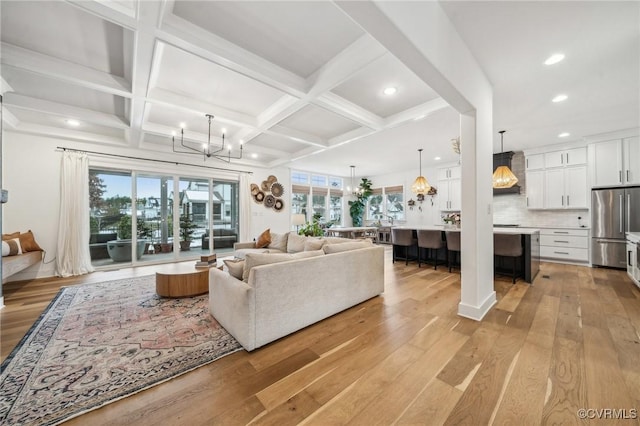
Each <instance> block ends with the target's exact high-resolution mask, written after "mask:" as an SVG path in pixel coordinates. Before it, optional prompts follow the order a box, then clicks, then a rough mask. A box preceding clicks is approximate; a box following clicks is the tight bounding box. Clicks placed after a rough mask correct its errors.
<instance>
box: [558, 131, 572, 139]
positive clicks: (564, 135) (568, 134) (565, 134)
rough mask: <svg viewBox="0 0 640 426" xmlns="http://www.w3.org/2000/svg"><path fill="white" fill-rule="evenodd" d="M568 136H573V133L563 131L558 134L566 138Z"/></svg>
mask: <svg viewBox="0 0 640 426" xmlns="http://www.w3.org/2000/svg"><path fill="white" fill-rule="evenodd" d="M567 136H571V133H567V132H562V133H560V134H559V135H558V137H559V138H566V137H567Z"/></svg>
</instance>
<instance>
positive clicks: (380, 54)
mask: <svg viewBox="0 0 640 426" xmlns="http://www.w3.org/2000/svg"><path fill="white" fill-rule="evenodd" d="M442 7H443V9H444V11H445V12H446V14H447V15H448V16H449V18H450V19H451V22H452V23H453V24H454V26H456V28H457V29H458V32H459V33H460V35H461V37H462V38H463V40H464V41H465V43H467V45H468V46H469V47H470V50H471V51H472V53H473V54H474V56H475V57H476V59H477V60H478V63H479V64H480V66H481V67H482V68H483V69H484V70H485V72H486V74H487V76H488V78H489V80H490V81H491V82H492V84H493V85H494V90H495V99H494V106H495V119H494V127H495V129H496V139H495V145H494V146H495V151H496V152H497V151H498V150H499V139H498V137H497V130H498V129H507V131H508V133H507V134H505V149H509V150H513V149H522V148H528V147H534V146H540V145H548V144H552V143H558V142H562V140H559V139H558V137H557V134H558V133H560V132H563V131H564V132H569V133H571V137H569V138H568V139H569V140H578V139H580V138H582V137H584V136H588V135H593V134H597V133H603V132H608V131H613V130H619V129H624V128H630V127H636V126H638V125H639V124H638V121H639V117H640V107H639V99H640V84H639V79H640V77H639V76H640V67H639V65H638V64H639V62H640V58H639V52H640V34H639V31H640V30H639V28H640V9H639V5H638V3H635V2H623V3H615V2H567V3H565V2H481V1H480V2H458V1H456V2H442ZM0 13H1V15H2V21H1V25H2V27H1V31H0V34H1V39H2V50H1V56H2V69H1V73H2V80H1V83H2V92H3V94H4V106H5V111H4V112H5V114H4V118H5V129H12V130H15V131H19V132H27V133H32V134H43V135H49V136H54V137H60V138H62V139H67V140H75V141H81V142H84V143H86V144H87V149H92V150H99V151H107V150H108V149H109V148H110V147H114V146H119V147H130V148H134V149H140V150H143V151H144V152H145V154H146V155H147V156H157V155H171V156H175V157H176V158H180V160H181V161H184V160H185V158H186V160H187V161H191V162H194V163H197V162H199V161H202V160H201V159H200V158H198V157H195V156H186V157H185V156H184V155H183V154H174V153H173V150H172V132H178V133H179V131H180V126H181V123H184V126H185V130H184V135H185V140H186V141H187V142H186V143H188V144H193V145H194V146H200V144H201V143H203V142H206V141H207V138H208V136H207V132H208V122H207V119H206V117H205V114H212V115H214V116H215V119H214V120H213V122H212V129H211V135H212V136H211V140H212V143H215V144H220V142H221V139H220V136H221V134H222V130H223V129H225V131H226V133H225V141H226V142H227V143H231V145H232V147H233V149H234V150H237V149H238V147H239V143H240V141H241V140H242V141H243V147H244V155H243V159H242V160H238V161H237V162H235V163H236V164H241V165H242V164H244V165H248V166H254V167H267V168H269V167H276V166H288V167H293V168H298V169H303V170H310V171H317V172H324V173H330V174H334V175H342V176H345V175H348V174H349V165H351V164H354V165H356V167H357V173H358V174H359V175H373V174H381V173H386V172H394V171H400V170H407V169H413V168H415V169H417V165H418V159H417V149H418V148H424V149H425V151H424V154H425V155H423V163H424V165H425V166H437V164H438V161H437V160H435V159H434V157H436V156H437V157H440V158H441V159H440V160H439V161H440V162H446V161H454V160H456V159H457V157H456V154H454V153H453V151H452V150H451V145H450V140H451V138H454V137H456V136H457V134H458V115H457V113H456V112H455V111H454V110H453V109H452V108H450V107H449V106H448V105H447V104H446V103H445V102H444V101H443V100H442V99H441V98H440V97H439V96H438V94H437V93H435V92H434V91H433V90H432V89H431V88H430V87H429V86H428V85H427V84H426V83H425V82H424V81H422V80H421V79H420V78H418V77H417V76H416V75H415V74H414V73H413V72H412V71H411V69H410V68H409V67H407V66H405V65H404V64H403V63H402V62H401V61H400V60H398V59H397V58H396V57H395V56H394V55H393V54H392V52H389V51H387V50H386V49H385V48H383V46H382V45H381V44H380V43H378V41H376V39H374V38H373V37H372V36H371V35H370V34H368V33H366V32H365V31H364V30H363V29H362V28H361V27H360V26H359V25H358V23H357V22H354V21H353V20H352V19H351V18H350V17H349V16H348V15H347V14H346V13H344V11H343V10H342V9H341V7H340V3H339V2H338V3H333V2H327V1H318V2H267V1H256V2H252V1H246V2H229V1H224V2H223V1H220V2H218V1H138V0H130V1H110V2H105V1H95V2H94V1H40V2H30V1H20V2H18V1H3V2H2V3H1V4H0ZM556 51H562V52H563V53H565V54H566V59H565V61H563V62H562V63H560V64H556V65H555V66H553V67H545V66H544V65H542V62H543V61H544V60H545V59H546V58H547V57H548V56H549V55H550V54H551V53H554V52H556ZM387 87H394V88H396V89H397V92H396V93H395V94H394V95H390V96H387V95H384V94H383V90H384V89H385V88H387ZM559 92H563V93H565V92H566V93H567V94H568V96H569V99H568V100H567V101H565V102H564V103H563V104H562V105H556V104H553V103H551V102H550V99H551V97H553V96H555V94H557V93H559ZM69 119H75V120H77V121H78V122H79V125H78V126H76V127H70V126H69V124H68V121H67V120H69ZM234 152H235V151H234ZM207 161H209V162H211V161H215V160H207ZM216 165H221V164H216Z"/></svg>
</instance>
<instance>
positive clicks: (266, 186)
mask: <svg viewBox="0 0 640 426" xmlns="http://www.w3.org/2000/svg"><path fill="white" fill-rule="evenodd" d="M270 187H271V184H270V183H269V182H267V181H266V180H263V181H262V183H261V184H260V189H262V190H263V191H265V192H269V188H270Z"/></svg>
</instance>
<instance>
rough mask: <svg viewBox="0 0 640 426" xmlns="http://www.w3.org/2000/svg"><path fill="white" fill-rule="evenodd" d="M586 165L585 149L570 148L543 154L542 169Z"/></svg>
mask: <svg viewBox="0 0 640 426" xmlns="http://www.w3.org/2000/svg"><path fill="white" fill-rule="evenodd" d="M585 164H587V148H586V147H580V148H572V149H567V150H563V151H552V152H546V153H545V154H544V167H545V168H547V169H549V168H552V167H565V166H581V165H585Z"/></svg>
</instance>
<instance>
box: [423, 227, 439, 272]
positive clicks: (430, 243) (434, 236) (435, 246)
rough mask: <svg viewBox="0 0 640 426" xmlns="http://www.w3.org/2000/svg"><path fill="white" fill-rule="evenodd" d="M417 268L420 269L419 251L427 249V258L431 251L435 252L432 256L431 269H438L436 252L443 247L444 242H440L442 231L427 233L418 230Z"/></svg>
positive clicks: (427, 231) (426, 231)
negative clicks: (432, 263)
mask: <svg viewBox="0 0 640 426" xmlns="http://www.w3.org/2000/svg"><path fill="white" fill-rule="evenodd" d="M417 233H418V268H419V267H420V260H421V259H420V251H421V250H420V249H423V248H424V249H427V258H426V259H425V263H427V262H426V260H427V259H428V258H429V256H428V255H429V253H431V251H432V250H435V251H436V254H435V256H434V265H433V269H438V252H439V251H440V249H441V248H444V247H445V244H444V241H442V231H429V230H426V229H418V231H417Z"/></svg>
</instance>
